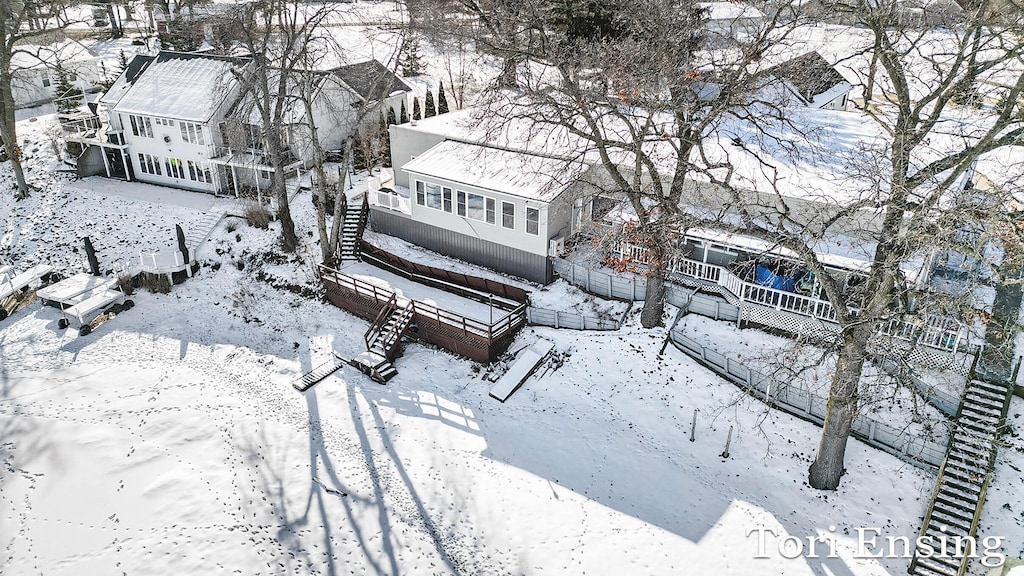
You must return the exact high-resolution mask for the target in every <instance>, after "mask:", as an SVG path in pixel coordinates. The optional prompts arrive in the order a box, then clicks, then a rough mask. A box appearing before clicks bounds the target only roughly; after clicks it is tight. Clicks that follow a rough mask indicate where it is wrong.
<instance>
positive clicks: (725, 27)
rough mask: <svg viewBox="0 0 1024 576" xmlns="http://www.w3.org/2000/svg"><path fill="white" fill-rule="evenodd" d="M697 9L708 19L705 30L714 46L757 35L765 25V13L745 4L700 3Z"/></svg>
mask: <svg viewBox="0 0 1024 576" xmlns="http://www.w3.org/2000/svg"><path fill="white" fill-rule="evenodd" d="M697 7H698V8H700V9H701V10H703V11H704V15H705V17H706V18H707V22H706V24H705V30H706V31H707V34H708V40H709V41H710V42H711V44H712V45H719V44H722V43H727V42H729V41H730V40H735V39H741V38H742V37H743V36H745V35H748V34H753V33H756V32H757V30H758V29H759V28H760V27H761V26H762V25H763V23H764V18H765V16H764V12H761V11H760V10H758V9H757V8H756V7H754V6H751V5H749V4H746V3H744V2H698V3H697Z"/></svg>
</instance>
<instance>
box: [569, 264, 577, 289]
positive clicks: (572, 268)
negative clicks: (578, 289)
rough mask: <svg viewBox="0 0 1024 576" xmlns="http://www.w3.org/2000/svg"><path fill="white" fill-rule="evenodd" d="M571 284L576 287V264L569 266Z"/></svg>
mask: <svg viewBox="0 0 1024 576" xmlns="http://www.w3.org/2000/svg"><path fill="white" fill-rule="evenodd" d="M569 284H572V285H574V286H575V285H576V263H575V262H574V263H572V264H569Z"/></svg>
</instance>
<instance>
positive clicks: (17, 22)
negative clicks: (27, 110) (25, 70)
mask: <svg viewBox="0 0 1024 576" xmlns="http://www.w3.org/2000/svg"><path fill="white" fill-rule="evenodd" d="M64 8H65V4H63V3H61V2H60V1H58V0H50V1H42V2H41V1H38V0H11V1H7V0H5V1H4V2H0V141H2V142H3V145H4V149H5V151H6V152H7V157H8V158H9V159H10V161H11V167H12V168H13V170H14V178H15V180H16V181H17V191H16V192H15V195H16V197H17V198H18V199H22V198H26V197H28V195H29V189H28V183H27V182H26V181H25V172H24V170H23V169H22V161H23V160H24V155H23V152H22V149H21V146H19V145H18V133H17V126H16V124H15V119H14V107H15V102H14V90H13V86H14V83H15V82H16V80H15V73H16V72H17V71H18V70H17V67H16V66H14V65H13V64H12V61H13V60H14V57H15V56H16V55H17V54H20V53H27V52H28V50H27V49H26V48H23V47H20V45H22V44H24V43H27V42H30V41H31V40H32V39H34V38H39V37H43V36H45V35H50V34H52V33H53V32H54V31H55V30H59V29H61V28H63V27H64V26H66V25H67V24H68V22H67V21H66V20H65V19H64V18H63V16H62V11H63V9H64ZM30 24H31V25H30ZM36 57H38V55H36Z"/></svg>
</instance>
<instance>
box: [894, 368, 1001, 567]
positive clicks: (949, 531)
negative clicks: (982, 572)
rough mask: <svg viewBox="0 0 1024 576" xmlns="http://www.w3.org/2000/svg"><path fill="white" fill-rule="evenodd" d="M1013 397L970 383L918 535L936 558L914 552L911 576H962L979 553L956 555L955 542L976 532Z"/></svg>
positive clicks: (979, 382)
mask: <svg viewBox="0 0 1024 576" xmlns="http://www.w3.org/2000/svg"><path fill="white" fill-rule="evenodd" d="M1011 392H1012V387H1010V386H1008V385H1006V384H998V383H994V382H992V381H986V380H981V379H977V378H972V379H971V380H970V381H969V382H968V384H967V386H966V388H965V390H964V395H963V398H962V399H961V401H960V408H959V410H958V411H957V416H956V421H955V425H956V428H955V430H954V432H953V436H952V438H951V439H950V442H949V450H948V451H947V452H946V458H945V460H944V461H943V463H942V466H941V467H940V468H939V477H938V479H937V480H936V481H935V489H934V491H933V492H932V500H931V503H930V505H929V506H928V512H927V513H926V514H925V517H924V525H923V528H922V529H921V534H920V536H922V537H930V538H931V539H932V542H933V543H935V554H934V555H932V556H931V557H927V556H925V555H922V554H921V550H920V549H915V550H914V557H913V559H912V560H911V562H910V568H909V570H908V572H909V573H910V574H916V575H920V576H939V575H941V576H962V575H963V574H965V573H966V572H967V569H968V562H969V560H970V558H971V554H972V553H976V551H974V550H969V549H968V550H964V549H960V550H957V549H956V547H957V546H956V544H957V537H959V538H963V539H964V541H967V542H969V541H972V539H973V538H974V537H975V535H976V532H977V530H978V520H979V518H980V517H981V509H982V506H983V505H984V503H985V491H986V490H987V489H988V483H989V479H990V477H991V476H992V467H993V466H994V464H995V458H996V451H997V448H998V439H999V434H1000V433H1001V432H1002V426H1003V424H1004V423H1005V419H1006V412H1007V410H1008V408H1009V406H1010V395H1011ZM943 541H945V542H947V543H949V546H948V549H949V550H948V552H949V553H948V554H947V555H945V556H941V555H939V553H940V552H941V548H940V545H941V543H942V542H943Z"/></svg>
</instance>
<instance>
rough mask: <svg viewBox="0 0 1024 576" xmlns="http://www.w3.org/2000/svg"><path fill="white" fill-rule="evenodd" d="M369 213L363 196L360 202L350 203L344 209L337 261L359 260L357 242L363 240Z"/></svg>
mask: <svg viewBox="0 0 1024 576" xmlns="http://www.w3.org/2000/svg"><path fill="white" fill-rule="evenodd" d="M369 212H370V207H369V206H368V205H367V203H366V195H365V194H364V195H363V198H362V201H361V202H359V203H355V202H352V203H350V204H349V205H348V206H346V207H345V223H344V224H342V226H341V246H340V247H339V249H338V259H339V260H340V261H341V262H342V263H344V262H353V261H356V260H359V241H360V240H362V238H363V230H364V229H365V228H366V217H367V215H368V214H369Z"/></svg>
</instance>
